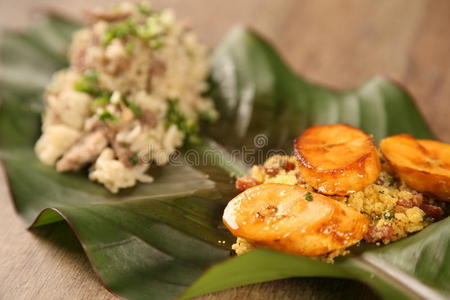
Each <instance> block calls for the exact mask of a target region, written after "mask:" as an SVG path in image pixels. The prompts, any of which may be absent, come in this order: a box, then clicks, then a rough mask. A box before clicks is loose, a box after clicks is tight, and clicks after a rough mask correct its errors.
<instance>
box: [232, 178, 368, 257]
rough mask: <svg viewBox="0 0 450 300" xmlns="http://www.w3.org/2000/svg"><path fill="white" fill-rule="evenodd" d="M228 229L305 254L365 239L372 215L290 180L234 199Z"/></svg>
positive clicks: (266, 244) (256, 241) (260, 243)
mask: <svg viewBox="0 0 450 300" xmlns="http://www.w3.org/2000/svg"><path fill="white" fill-rule="evenodd" d="M223 221H224V223H225V225H226V226H227V227H228V229H229V230H230V231H231V233H233V235H235V236H237V237H241V238H244V239H246V240H249V241H250V242H251V243H253V244H254V245H255V246H264V247H269V248H273V249H276V250H280V251H284V252H289V253H294V254H298V255H305V256H317V255H323V254H327V253H329V252H332V251H334V250H338V249H344V248H347V247H349V246H351V245H353V244H355V243H357V242H358V241H360V240H361V239H362V238H363V235H364V234H365V233H366V232H367V230H368V223H369V220H368V219H367V218H366V217H365V216H364V215H362V214H361V213H359V212H358V211H356V210H355V209H353V208H351V207H349V206H346V205H345V204H342V203H340V202H338V201H336V200H334V199H331V198H329V197H326V196H324V195H320V194H316V193H311V192H308V191H307V190H306V189H304V188H302V187H300V186H295V185H287V184H276V183H266V184H261V185H258V186H255V187H252V188H250V189H248V190H246V191H244V192H242V193H241V194H239V195H238V196H236V197H235V198H234V199H233V200H231V201H230V202H229V203H228V205H227V207H226V208H225V212H224V215H223Z"/></svg>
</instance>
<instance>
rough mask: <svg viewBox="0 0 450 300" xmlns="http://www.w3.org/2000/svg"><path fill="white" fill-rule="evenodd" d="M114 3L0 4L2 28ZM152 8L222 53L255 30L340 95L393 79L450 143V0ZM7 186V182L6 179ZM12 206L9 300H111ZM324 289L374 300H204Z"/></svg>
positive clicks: (49, 234)
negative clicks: (232, 38)
mask: <svg viewBox="0 0 450 300" xmlns="http://www.w3.org/2000/svg"><path fill="white" fill-rule="evenodd" d="M113 2H115V1H108V0H95V1H93V0H64V1H62V0H14V1H11V0H0V29H1V30H4V29H6V28H8V29H14V30H20V29H21V28H25V27H26V26H27V25H28V24H29V23H30V22H31V21H32V20H33V18H36V17H37V16H38V15H39V12H42V11H43V10H45V9H51V10H56V11H58V12H61V13H62V14H64V15H67V16H69V17H72V18H75V19H79V20H82V18H83V11H85V10H87V9H89V8H93V7H94V6H97V5H105V4H110V3H113ZM152 3H153V5H154V6H155V7H156V8H163V7H170V8H173V10H174V11H175V13H176V14H177V16H178V17H179V18H181V19H184V20H186V21H187V22H189V23H190V24H191V25H192V27H193V28H194V30H195V31H196V32H197V34H198V35H199V36H200V38H201V39H202V40H203V41H204V42H205V43H207V44H208V45H209V46H210V47H214V46H215V45H216V44H218V43H219V42H220V40H221V39H222V38H223V37H224V35H225V34H226V33H227V32H228V31H229V30H230V29H231V28H232V27H233V26H236V25H239V24H242V25H246V26H249V27H251V28H253V29H255V30H256V31H258V32H259V33H261V34H262V35H263V36H265V37H266V38H267V39H268V40H270V41H271V42H272V44H273V45H274V46H275V47H276V48H277V49H278V51H279V52H281V54H282V56H283V57H284V59H285V60H286V61H287V62H288V64H289V65H290V66H291V67H292V68H293V69H294V70H295V71H296V72H297V73H298V74H301V75H303V76H305V77H307V78H309V79H310V80H314V81H316V82H319V83H322V84H324V85H327V86H330V87H333V88H337V89H349V88H354V87H357V86H359V85H361V84H362V83H363V82H365V81H366V80H368V79H369V78H370V77H372V76H375V75H385V76H388V77H390V78H392V79H394V80H396V81H398V82H399V83H401V84H402V85H403V86H404V87H406V89H408V90H409V91H410V92H411V93H412V94H413V96H414V97H415V98H416V99H417V105H418V106H419V107H420V109H421V111H422V112H423V114H424V116H425V118H426V119H427V121H428V123H429V124H430V125H431V127H432V129H433V131H434V132H435V133H436V134H437V136H438V137H440V138H441V139H442V140H444V141H446V142H450V122H449V119H450V105H449V100H450V99H449V98H450V43H449V38H450V1H448V0H378V1H373V0H341V1H329V0H277V1H274V0H226V1H223V0H189V1H188V0H153V1H152ZM0 72H1V69H0ZM0 180H1V181H3V180H4V178H3V175H2V176H1V178H0ZM7 193H8V191H7V189H6V187H5V186H4V185H0V194H2V195H7ZM7 198H8V197H6V196H5V197H2V199H1V200H2V201H1V202H0V207H1V208H2V209H1V210H0V220H2V222H3V226H0V227H1V228H6V229H7V230H6V233H4V234H2V235H0V245H1V247H0V265H1V266H2V268H1V269H0V287H1V286H3V287H8V295H9V296H13V297H9V298H14V299H16V298H20V299H26V295H29V296H30V297H31V296H33V298H35V299H55V298H56V299H62V298H67V299H69V298H71V297H72V296H74V297H75V298H83V299H111V298H114V297H113V296H112V295H111V294H109V293H108V292H107V291H106V290H104V289H103V288H101V287H100V284H99V281H98V279H97V277H96V276H95V275H94V274H93V271H92V268H91V267H90V265H89V263H88V261H87V259H86V258H85V256H84V255H83V252H82V249H81V248H80V246H79V244H78V242H77V241H76V239H75V238H74V237H73V235H72V233H71V231H70V229H68V228H67V226H65V224H60V225H57V226H51V228H47V229H45V230H44V229H42V230H41V231H38V232H37V233H35V234H31V233H29V232H26V231H25V230H24V225H23V223H21V221H20V220H19V219H18V217H17V216H16V215H15V214H14V212H13V208H12V205H11V201H9V199H7ZM2 222H0V225H1V224H2ZM55 244H57V246H56V247H55V246H54V245H55ZM323 285H328V290H329V291H335V292H336V295H340V297H341V298H349V297H352V298H354V297H356V298H358V295H359V296H364V297H365V298H372V297H373V294H371V293H370V292H369V291H368V290H367V289H366V288H365V287H363V286H361V285H355V284H354V283H353V284H352V283H349V282H347V281H329V280H328V281H327V280H322V279H321V280H319V281H318V280H303V281H302V284H301V285H300V284H299V282H298V281H296V280H287V281H286V280H285V281H279V282H276V283H271V284H262V285H256V286H254V287H243V288H238V289H234V290H232V291H226V292H221V293H219V294H215V295H213V296H204V297H202V299H238V298H241V299H244V298H248V299H306V298H309V299H310V298H316V299H317V298H321V299H323V298H324V295H325V294H320V291H321V287H323ZM3 292H5V290H3ZM25 292H28V294H25ZM243 295H245V296H246V297H244V296H243ZM327 295H328V296H330V294H327ZM3 296H5V295H3ZM14 296H17V297H14ZM24 297H25V298H24ZM325 298H326V297H325ZM0 299H3V298H2V289H0Z"/></svg>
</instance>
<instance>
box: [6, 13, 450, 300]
mask: <svg viewBox="0 0 450 300" xmlns="http://www.w3.org/2000/svg"><path fill="white" fill-rule="evenodd" d="M77 28H78V25H77V24H74V23H72V22H70V21H67V20H66V19H64V18H61V17H58V16H55V15H48V16H46V17H44V18H42V19H41V20H40V21H39V22H37V23H35V24H34V25H33V26H32V27H31V28H30V29H29V30H28V31H26V32H19V33H12V32H7V33H4V34H3V35H2V37H1V40H0V42H1V46H0V58H1V63H2V64H1V69H0V70H1V71H0V96H1V100H2V102H1V106H0V158H1V160H2V162H3V164H4V168H5V170H6V173H7V176H8V180H9V184H10V187H11V193H12V196H13V198H14V203H15V206H16V209H17V212H18V213H19V214H20V215H21V216H22V217H23V218H24V220H25V221H26V222H27V223H28V224H30V225H31V226H32V227H36V226H44V225H47V226H48V225H49V224H51V223H54V222H59V221H63V220H64V221H65V222H67V224H69V226H70V227H71V228H72V230H73V232H74V233H75V235H76V236H77V237H78V239H79V240H80V243H81V245H82V247H83V249H84V251H85V253H86V255H87V257H88V258H89V260H90V262H91V264H92V267H93V269H94V270H95V272H96V273H97V274H98V276H99V277H100V278H101V280H102V282H103V283H104V284H105V285H106V286H107V288H108V289H109V290H111V291H113V292H114V293H116V294H118V295H120V296H122V297H125V298H129V299H172V298H175V297H179V298H180V299H188V298H191V297H194V296H197V295H201V294H205V293H209V292H213V291H219V290H223V289H227V288H231V287H235V286H240V285H245V284H251V283H256V282H263V281H269V280H275V279H281V278H288V277H331V278H344V279H353V280H359V281H361V282H364V283H366V284H367V285H369V286H370V287H372V288H373V289H374V290H376V291H377V293H378V294H379V295H381V296H382V297H383V298H394V297H395V298H398V299H409V298H448V297H449V296H450V251H449V239H450V219H445V220H442V221H440V222H437V223H435V224H433V225H431V226H429V227H427V228H426V229H425V230H423V231H421V232H419V233H417V234H414V235H412V236H410V237H408V238H406V239H403V240H401V241H398V242H396V243H393V244H390V245H387V246H381V247H370V246H367V245H363V246H360V247H355V249H352V251H353V254H352V255H351V256H347V257H343V258H340V259H337V261H336V262H335V263H334V264H326V263H324V262H321V261H320V260H315V259H310V258H305V257H298V256H293V255H289V254H284V253H279V252H274V251H270V250H267V249H258V250H254V251H252V252H249V253H247V254H245V255H242V256H240V257H230V247H231V244H232V243H233V240H234V238H233V237H232V236H231V235H230V234H229V233H228V232H227V231H226V229H225V228H224V226H223V225H222V222H221V214H222V211H223V208H224V206H225V205H226V203H227V201H228V200H229V199H231V197H233V195H235V194H236V191H235V190H234V186H233V176H236V175H242V174H245V172H246V171H247V167H248V166H249V165H251V164H253V163H258V162H261V161H262V160H264V159H265V158H266V157H267V156H268V155H270V154H273V153H274V151H278V152H280V151H281V152H284V153H289V152H291V149H292V140H293V139H294V138H295V137H296V136H297V135H298V134H300V133H301V131H302V130H304V129H305V128H307V127H308V126H310V125H313V124H323V123H335V122H344V123H348V124H351V125H354V126H357V127H360V128H362V129H364V130H365V131H367V132H369V133H371V134H373V135H374V137H375V139H376V140H378V141H379V140H380V139H381V138H383V137H385V136H388V135H392V134H396V133H410V134H413V135H414V136H416V137H418V138H434V135H433V134H432V132H431V131H430V130H429V128H428V126H427V125H426V123H425V122H424V120H423V118H422V116H421V114H420V113H419V112H418V110H417V108H416V106H415V105H414V102H413V100H412V99H411V97H410V96H409V94H408V93H407V92H406V91H405V90H403V89H402V88H400V87H399V86H398V85H396V84H395V83H393V82H391V81H389V80H387V79H385V78H382V77H376V78H373V79H371V80H369V81H368V82H367V83H366V84H364V85H363V86H361V87H359V88H357V89H355V90H351V91H342V92H341V91H333V90H330V89H327V88H324V87H322V86H320V85H317V84H315V83H311V82H309V81H308V80H306V79H304V78H301V77H298V76H296V75H295V74H294V73H293V72H291V71H290V70H289V68H288V67H287V66H286V65H285V64H284V63H283V62H282V60H281V59H280V57H279V56H278V55H277V53H276V52H275V51H274V50H273V49H272V48H271V46H270V45H269V44H268V43H267V42H266V41H264V39H262V38H261V37H260V36H259V35H258V34H256V33H254V32H251V31H249V30H247V29H243V28H238V29H235V30H234V31H232V32H231V33H230V34H229V35H228V36H227V38H226V39H225V40H224V41H223V42H222V43H221V44H220V45H219V46H218V47H217V48H216V49H215V50H214V51H213V53H212V55H211V76H210V79H211V80H210V85H211V88H210V91H209V92H208V94H209V95H210V96H211V97H212V98H213V99H214V101H215V103H216V107H217V108H218V110H219V112H220V114H221V118H220V120H219V121H218V123H216V124H215V125H205V126H204V127H203V129H202V130H203V132H204V135H205V136H204V140H205V143H204V144H203V145H202V146H199V147H197V148H194V149H187V150H186V151H185V152H184V154H185V155H181V157H179V159H177V160H176V161H175V162H174V163H173V164H171V165H170V166H166V167H163V168H159V169H155V170H153V171H152V174H153V175H154V176H155V178H156V180H155V182H154V183H152V184H140V185H138V186H136V187H134V188H131V189H127V190H124V191H122V192H120V193H119V194H117V195H112V194H110V193H109V192H108V191H106V190H105V189H104V188H103V187H101V186H100V185H98V184H96V183H93V182H90V181H89V180H88V179H87V177H86V174H85V173H84V172H78V173H70V174H60V173H57V172H56V171H55V170H54V169H53V168H51V167H47V166H44V165H42V164H41V163H40V162H39V161H38V160H37V158H36V157H35V155H34V152H33V145H34V143H35V141H36V139H37V138H38V136H39V134H40V114H41V112H42V108H43V105H42V97H41V96H42V92H43V89H44V87H45V85H46V84H47V83H48V81H49V79H50V77H51V74H52V73H53V72H54V71H56V70H58V69H60V68H63V67H65V66H66V65H67V62H66V59H65V52H66V51H67V47H68V44H69V42H70V36H71V33H72V32H73V31H74V30H76V29H77ZM261 139H262V143H260V140H261ZM236 150H239V151H238V152H236ZM193 151H194V152H193ZM187 153H196V154H195V155H197V156H196V157H197V158H198V157H205V156H206V155H209V156H208V157H209V159H208V160H202V159H198V160H196V161H195V162H194V163H193V161H192V160H190V159H188V158H189V157H188V155H187ZM236 153H237V155H236ZM180 295H181V296H180Z"/></svg>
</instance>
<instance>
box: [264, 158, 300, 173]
mask: <svg viewBox="0 0 450 300" xmlns="http://www.w3.org/2000/svg"><path fill="white" fill-rule="evenodd" d="M282 169H284V170H285V171H286V172H289V171H292V170H294V169H295V164H294V163H292V162H290V161H289V160H288V158H286V157H278V156H275V157H274V159H268V160H267V161H266V162H265V163H264V170H265V172H266V173H267V174H269V175H270V176H275V175H277V174H278V173H279V172H280V170H282Z"/></svg>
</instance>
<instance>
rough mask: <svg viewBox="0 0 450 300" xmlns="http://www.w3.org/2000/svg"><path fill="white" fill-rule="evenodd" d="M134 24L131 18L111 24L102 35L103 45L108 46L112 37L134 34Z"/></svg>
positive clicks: (135, 31)
mask: <svg viewBox="0 0 450 300" xmlns="http://www.w3.org/2000/svg"><path fill="white" fill-rule="evenodd" d="M136 33H137V30H136V24H135V23H134V21H133V20H132V19H127V20H125V21H122V22H119V23H117V24H114V25H111V27H109V28H108V30H107V31H106V33H105V35H104V36H103V45H104V46H108V45H109V44H110V43H111V42H112V41H113V40H114V39H116V38H122V37H125V36H128V35H136Z"/></svg>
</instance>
